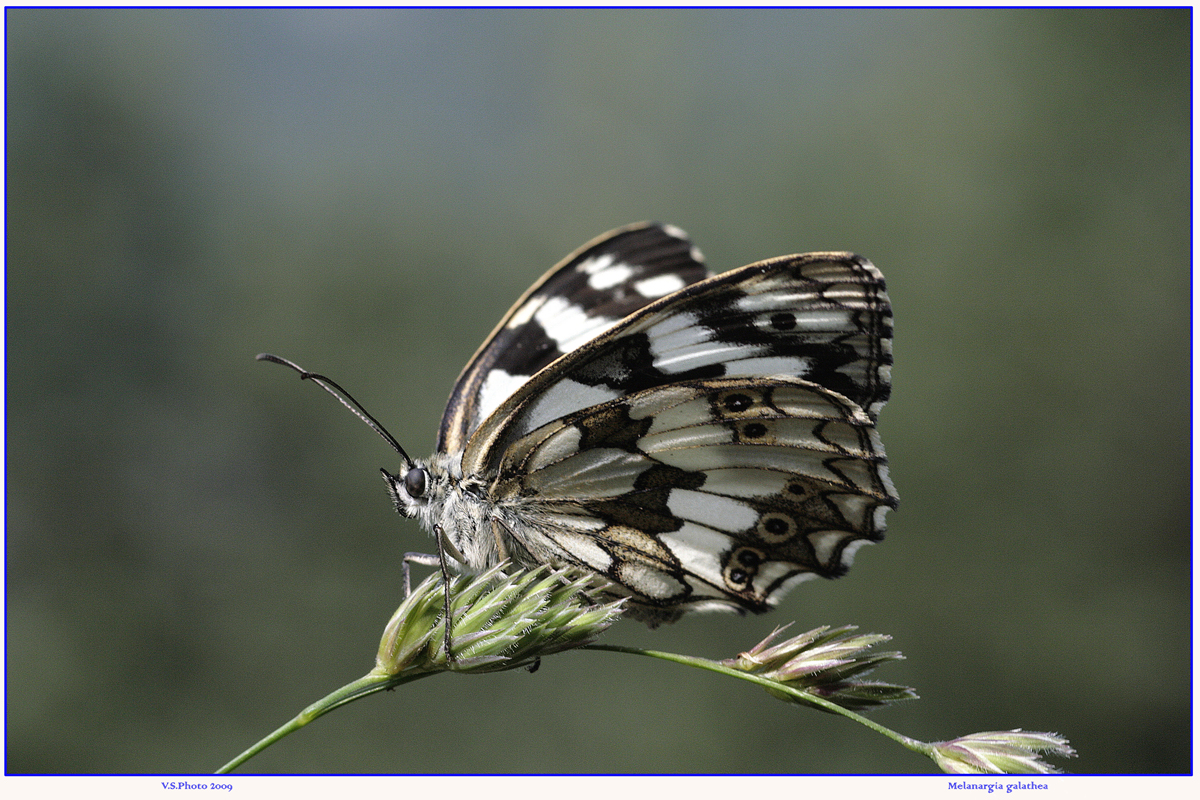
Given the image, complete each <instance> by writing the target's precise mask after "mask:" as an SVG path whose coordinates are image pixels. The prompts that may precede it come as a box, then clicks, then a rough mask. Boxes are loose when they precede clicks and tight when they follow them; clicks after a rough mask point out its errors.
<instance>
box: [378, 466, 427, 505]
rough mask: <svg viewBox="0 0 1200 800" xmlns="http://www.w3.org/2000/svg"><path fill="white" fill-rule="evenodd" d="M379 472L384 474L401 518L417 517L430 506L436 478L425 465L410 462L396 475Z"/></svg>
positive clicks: (385, 471)
mask: <svg viewBox="0 0 1200 800" xmlns="http://www.w3.org/2000/svg"><path fill="white" fill-rule="evenodd" d="M379 471H380V472H382V473H383V480H384V482H385V483H387V487H388V493H389V494H390V495H391V496H392V503H393V504H394V505H395V506H396V511H397V512H399V513H400V515H401V516H404V517H415V516H417V515H418V514H419V513H420V512H421V510H422V509H424V508H425V507H426V506H428V505H429V498H430V496H431V495H432V494H433V492H432V490H433V483H434V478H433V475H432V474H431V473H430V471H429V468H428V467H426V466H425V465H424V464H421V463H420V462H418V461H410V462H409V463H407V464H405V465H404V468H403V469H402V470H401V471H400V472H398V473H396V474H395V475H393V474H392V473H390V472H388V471H387V470H386V469H381V470H379Z"/></svg>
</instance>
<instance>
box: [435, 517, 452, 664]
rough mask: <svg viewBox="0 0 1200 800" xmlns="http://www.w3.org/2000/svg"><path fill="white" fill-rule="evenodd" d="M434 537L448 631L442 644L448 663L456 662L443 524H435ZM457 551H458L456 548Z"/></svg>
mask: <svg viewBox="0 0 1200 800" xmlns="http://www.w3.org/2000/svg"><path fill="white" fill-rule="evenodd" d="M433 538H434V539H435V540H436V541H437V546H438V554H437V558H438V566H439V567H440V568H441V570H442V590H443V603H444V605H443V613H444V618H445V620H446V632H445V634H444V635H443V638H442V646H443V647H445V648H446V663H447V664H450V665H453V664H454V652H453V651H452V650H451V649H450V623H451V617H450V570H449V569H447V568H446V533H445V531H443V530H442V526H441V525H434V526H433ZM454 552H455V553H457V552H458V550H457V549H456V550H455V551H454Z"/></svg>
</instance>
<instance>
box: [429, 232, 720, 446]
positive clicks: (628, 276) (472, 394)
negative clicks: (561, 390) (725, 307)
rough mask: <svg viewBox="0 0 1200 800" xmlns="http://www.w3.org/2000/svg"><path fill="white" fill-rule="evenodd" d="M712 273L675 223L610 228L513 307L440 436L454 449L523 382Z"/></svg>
mask: <svg viewBox="0 0 1200 800" xmlns="http://www.w3.org/2000/svg"><path fill="white" fill-rule="evenodd" d="M706 277H708V271H707V269H706V268H705V266H704V259H703V256H702V255H701V254H700V251H699V250H698V249H696V247H695V246H694V245H693V244H692V243H691V242H690V241H689V240H688V238H687V235H686V234H685V233H684V232H683V231H681V230H679V229H678V228H676V227H674V226H671V225H661V224H658V223H640V224H636V225H630V226H627V227H625V228H619V229H617V230H615V231H611V232H609V233H607V234H605V235H603V236H601V237H599V238H597V239H594V240H593V241H591V242H589V243H588V244H586V245H584V246H583V247H581V248H580V249H579V250H577V251H575V252H574V253H572V254H571V255H569V256H567V257H566V258H565V259H564V260H563V261H562V262H560V263H559V264H558V265H557V266H556V267H554V268H553V269H552V270H550V271H549V272H548V273H546V275H544V276H543V277H542V279H541V280H539V281H538V282H537V283H535V284H534V285H533V286H532V287H530V289H529V290H528V291H526V292H525V294H524V295H523V296H522V297H521V298H520V299H519V300H518V301H517V302H516V303H515V304H514V305H513V307H512V308H511V309H510V310H509V312H508V314H506V315H505V316H504V318H503V319H502V320H501V321H500V324H499V325H498V326H497V327H496V329H495V330H494V331H493V332H492V334H491V335H490V336H489V337H488V338H487V340H485V342H484V344H483V345H482V346H481V347H480V348H479V350H478V352H476V353H475V355H474V357H473V358H472V359H471V360H470V362H468V364H467V366H466V367H465V368H464V369H463V372H462V374H461V375H460V376H459V379H458V381H457V383H456V384H455V387H454V390H453V392H452V393H451V395H450V401H449V403H448V404H447V406H446V412H445V414H444V415H443V417H442V425H441V429H440V431H439V434H438V450H439V451H442V452H454V451H456V450H461V449H463V447H465V445H466V439H467V437H468V436H469V435H470V434H471V433H472V432H473V431H474V430H475V429H476V428H477V427H478V426H479V424H480V422H482V421H483V419H484V418H486V417H487V415H488V414H490V413H491V412H492V411H494V410H495V408H496V407H497V406H499V405H500V403H501V402H502V401H503V400H505V399H506V398H507V397H508V396H509V395H511V394H512V392H513V391H515V390H516V389H517V388H518V387H519V386H521V384H523V383H525V382H526V381H528V380H529V378H531V377H532V376H533V375H534V374H536V373H537V372H538V371H539V370H540V369H542V368H543V367H545V366H546V365H547V364H549V363H551V362H552V361H554V360H555V359H557V358H559V357H560V356H562V355H564V354H566V353H569V352H571V351H573V350H575V349H577V348H578V347H580V346H581V345H583V344H585V343H586V342H588V341H589V340H591V339H593V338H595V337H596V336H599V335H600V334H602V333H603V332H604V331H606V330H608V329H610V328H612V327H614V326H615V325H617V324H618V323H619V322H620V321H621V320H622V319H624V318H625V317H627V316H629V315H630V314H632V313H633V312H635V311H637V310H638V309H640V308H642V307H643V306H645V305H647V304H649V303H651V302H653V301H654V300H657V299H659V298H660V297H663V296H664V295H668V294H671V293H672V292H675V291H677V290H679V289H682V288H684V287H685V286H688V285H690V284H692V283H695V282H697V281H700V280H702V279H704V278H706Z"/></svg>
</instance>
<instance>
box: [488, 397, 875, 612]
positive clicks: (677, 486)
mask: <svg viewBox="0 0 1200 800" xmlns="http://www.w3.org/2000/svg"><path fill="white" fill-rule="evenodd" d="M493 493H494V495H495V498H496V500H497V501H498V502H499V504H500V506H501V507H502V508H504V509H506V511H508V512H509V514H511V516H510V517H509V519H510V522H509V524H508V525H507V530H508V531H509V532H510V534H512V535H514V536H515V535H517V534H518V532H520V535H521V536H522V537H523V539H524V541H522V544H523V545H524V547H525V548H526V549H527V550H528V551H529V552H531V553H532V554H533V555H534V557H535V558H536V559H538V560H542V559H552V560H555V561H559V562H563V561H565V562H569V563H575V564H578V565H580V566H583V567H586V568H589V569H591V570H594V571H596V572H599V573H601V574H603V575H605V576H606V577H607V578H608V579H609V580H611V581H613V582H614V583H616V584H618V585H619V586H622V587H624V589H625V590H626V591H627V592H628V593H629V594H630V595H631V597H632V603H631V611H632V613H633V614H634V615H635V616H639V617H641V618H643V619H645V620H646V621H649V622H652V623H656V622H662V621H669V620H671V619H674V618H675V617H677V616H679V614H681V613H683V612H684V611H687V610H693V609H698V608H706V607H716V606H721V605H724V606H726V607H728V606H733V607H736V608H742V609H746V610H751V611H764V610H766V609H767V608H769V607H770V606H772V605H774V603H775V602H777V601H778V599H779V597H780V596H781V595H782V593H783V592H784V591H785V590H786V589H787V588H789V587H790V586H791V585H794V584H795V583H797V582H799V581H800V580H803V579H805V578H808V577H813V576H823V577H836V576H838V575H840V574H842V573H843V572H844V571H845V570H846V568H847V567H848V566H849V564H850V561H851V559H852V558H853V554H854V551H855V550H856V549H857V548H858V547H859V546H861V545H862V544H864V543H866V542H871V541H877V540H879V539H880V538H882V536H883V527H884V526H883V516H884V512H885V511H886V510H887V509H888V508H891V507H893V506H894V505H895V502H896V498H895V490H894V489H893V487H892V485H891V482H890V480H889V479H888V476H887V467H886V459H885V458H884V456H883V449H882V446H881V444H880V442H879V438H878V435H877V433H876V431H875V429H874V425H873V423H872V420H871V419H870V417H869V416H868V415H867V414H866V413H865V412H864V411H863V409H862V408H861V407H859V406H858V405H857V404H856V403H854V402H852V401H850V400H849V399H848V398H846V397H844V396H842V395H839V394H837V393H836V392H833V391H830V390H828V389H825V388H824V387H822V386H819V385H817V384H814V383H811V382H808V381H803V380H798V379H788V378H782V377H780V378H774V379H771V380H765V379H762V378H725V379H715V380H698V381H686V382H681V383H677V384H673V385H670V386H666V387H655V388H651V389H647V390H643V391H641V392H637V393H635V394H633V395H631V396H629V397H625V398H622V399H619V400H614V401H610V402H608V403H604V404H601V405H599V406H594V407H591V408H588V409H586V410H584V411H580V412H577V413H575V414H572V415H569V416H568V417H566V418H563V419H560V420H556V421H554V422H552V423H549V424H547V425H544V426H542V427H541V428H539V429H537V430H536V431H534V432H532V433H530V434H527V435H526V436H524V437H522V438H521V439H520V440H518V441H517V442H515V443H514V444H513V445H512V446H510V447H509V448H508V449H507V450H506V452H505V455H504V459H503V462H502V464H501V466H500V469H499V474H498V477H497V480H496V481H495V483H494V484H493Z"/></svg>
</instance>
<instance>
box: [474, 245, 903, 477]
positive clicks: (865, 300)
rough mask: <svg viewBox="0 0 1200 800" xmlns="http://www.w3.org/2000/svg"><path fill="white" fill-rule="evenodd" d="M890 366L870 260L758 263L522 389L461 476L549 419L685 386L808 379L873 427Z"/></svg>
mask: <svg viewBox="0 0 1200 800" xmlns="http://www.w3.org/2000/svg"><path fill="white" fill-rule="evenodd" d="M891 364H892V316H891V304H890V302H889V300H888V296H887V291H886V286H885V284H884V280H883V276H882V275H881V274H880V272H879V270H877V269H876V268H875V266H874V265H872V264H871V262H869V261H867V260H866V259H864V258H861V257H859V256H856V255H853V254H851V253H808V254H806V255H793V256H782V257H780V258H773V259H769V260H767V261H760V262H758V263H756V264H750V265H748V266H745V267H742V268H740V269H736V270H732V271H731V272H726V273H724V274H722V275H717V276H716V277H713V278H709V279H707V280H704V281H701V282H699V283H694V284H692V285H690V286H688V287H686V288H683V289H680V290H679V291H677V292H675V293H674V294H672V295H669V296H667V297H664V298H662V299H660V300H657V301H655V302H653V303H650V304H649V305H647V306H645V307H643V308H642V309H640V310H639V311H637V312H634V313H633V314H631V315H630V316H629V317H626V318H625V320H623V321H622V322H620V323H619V324H617V325H615V326H613V327H611V328H610V329H609V330H607V331H606V332H604V333H603V334H602V335H600V336H597V337H595V338H593V339H591V340H590V341H587V342H586V343H585V344H582V345H580V346H579V347H577V348H576V349H574V350H573V351H572V352H570V353H568V354H567V355H565V356H563V357H562V358H560V359H559V360H558V361H556V362H554V363H553V364H552V365H551V366H549V367H548V368H545V369H543V370H542V371H541V372H539V373H538V374H537V375H536V376H535V377H534V378H533V379H531V380H528V381H526V382H525V383H523V384H522V385H521V386H519V387H518V388H517V389H516V391H514V392H513V393H512V394H511V395H510V396H509V397H508V398H507V399H506V400H505V401H504V402H503V403H502V404H501V405H500V406H498V407H497V408H496V410H495V411H494V412H493V413H492V415H491V418H489V419H488V420H487V421H486V422H485V423H483V424H481V425H480V427H479V429H478V431H477V432H476V434H475V435H473V436H472V437H471V438H470V441H469V442H468V444H467V449H466V453H465V455H464V457H463V469H464V471H466V472H469V473H475V474H479V475H485V474H488V472H489V471H491V470H494V469H495V467H496V466H497V465H498V463H499V459H500V457H501V456H502V454H503V452H504V449H505V447H507V446H508V445H509V444H511V443H512V442H513V441H515V440H516V439H519V438H520V437H522V436H524V435H526V434H528V433H530V432H532V431H533V430H535V429H537V428H539V427H541V426H542V425H545V424H546V423H548V422H552V421H553V420H556V419H559V418H561V417H565V416H567V415H568V414H572V413H574V412H576V411H581V410H583V409H585V408H588V407H589V406H593V405H598V404H600V403H604V402H608V401H610V400H615V399H618V398H620V397H623V396H625V395H628V394H631V393H633V392H637V391H641V390H643V389H648V388H652V387H655V386H669V385H671V384H674V383H679V382H682V381H688V380H697V379H712V378H722V377H748V378H753V377H762V376H769V375H781V376H791V377H797V378H803V379H804V380H808V381H811V382H813V383H816V384H818V385H820V386H824V387H825V388H827V389H831V390H833V391H835V392H837V393H838V394H841V395H843V396H844V397H846V398H848V399H849V400H851V401H852V402H854V403H856V404H857V405H859V406H860V407H861V408H863V409H864V410H865V411H866V413H867V415H868V416H869V417H870V418H871V420H872V421H874V419H875V418H876V415H877V414H878V413H879V409H880V408H882V407H883V404H884V403H885V402H886V401H887V399H888V396H889V394H890V393H891Z"/></svg>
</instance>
